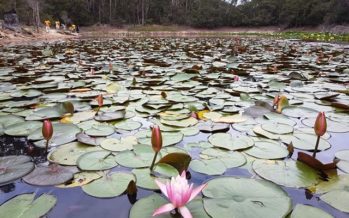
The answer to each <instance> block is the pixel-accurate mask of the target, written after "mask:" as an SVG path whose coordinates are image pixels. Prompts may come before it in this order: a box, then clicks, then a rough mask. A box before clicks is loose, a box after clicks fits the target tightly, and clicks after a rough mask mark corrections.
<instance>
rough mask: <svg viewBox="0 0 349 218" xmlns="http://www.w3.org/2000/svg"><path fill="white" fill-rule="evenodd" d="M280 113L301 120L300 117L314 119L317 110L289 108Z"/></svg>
mask: <svg viewBox="0 0 349 218" xmlns="http://www.w3.org/2000/svg"><path fill="white" fill-rule="evenodd" d="M282 113H283V114H284V115H286V116H288V117H294V118H301V117H316V116H317V114H318V111H317V110H314V109H311V108H308V107H298V106H289V107H285V108H284V109H283V110H282Z"/></svg>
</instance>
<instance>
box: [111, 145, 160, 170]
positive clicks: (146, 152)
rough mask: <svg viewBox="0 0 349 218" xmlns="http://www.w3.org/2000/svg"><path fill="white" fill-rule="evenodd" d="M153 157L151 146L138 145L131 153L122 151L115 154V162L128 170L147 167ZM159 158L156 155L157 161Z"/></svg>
mask: <svg viewBox="0 0 349 218" xmlns="http://www.w3.org/2000/svg"><path fill="white" fill-rule="evenodd" d="M153 157H154V151H153V149H152V147H151V146H149V145H143V144H138V145H135V146H133V150H132V151H122V152H120V153H118V154H116V157H115V158H116V161H117V162H118V163H119V164H120V165H122V166H124V167H129V168H142V167H149V166H150V165H151V162H152V160H153ZM160 158H161V157H160V155H158V159H157V160H159V159H160Z"/></svg>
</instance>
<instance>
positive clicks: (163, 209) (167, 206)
mask: <svg viewBox="0 0 349 218" xmlns="http://www.w3.org/2000/svg"><path fill="white" fill-rule="evenodd" d="M173 209H175V207H174V206H173V205H172V204H165V205H162V206H161V207H159V208H158V209H156V210H155V211H154V213H153V216H157V215H160V214H162V213H167V212H170V211H171V210H173Z"/></svg>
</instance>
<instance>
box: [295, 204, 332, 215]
mask: <svg viewBox="0 0 349 218" xmlns="http://www.w3.org/2000/svg"><path fill="white" fill-rule="evenodd" d="M303 217H307V218H319V217H321V218H332V217H333V216H332V215H330V214H329V213H326V212H325V211H323V210H321V209H319V208H316V207H312V206H309V205H304V204H297V205H296V206H295V208H294V209H293V211H292V213H291V215H290V218H303Z"/></svg>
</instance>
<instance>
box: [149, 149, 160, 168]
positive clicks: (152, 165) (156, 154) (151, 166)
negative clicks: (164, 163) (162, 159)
mask: <svg viewBox="0 0 349 218" xmlns="http://www.w3.org/2000/svg"><path fill="white" fill-rule="evenodd" d="M158 153H159V152H155V155H154V158H153V162H152V163H151V165H150V171H151V172H152V171H153V168H154V164H155V160H156V157H157V156H158Z"/></svg>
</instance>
